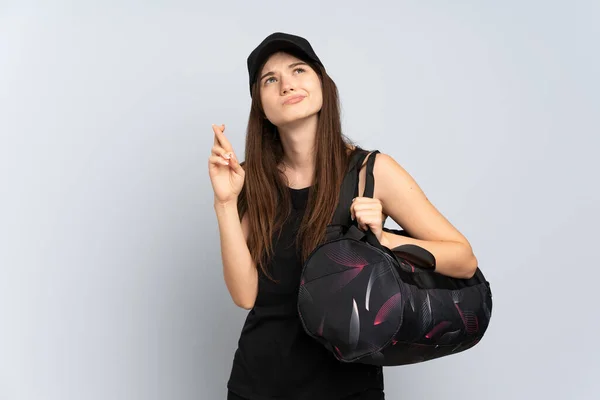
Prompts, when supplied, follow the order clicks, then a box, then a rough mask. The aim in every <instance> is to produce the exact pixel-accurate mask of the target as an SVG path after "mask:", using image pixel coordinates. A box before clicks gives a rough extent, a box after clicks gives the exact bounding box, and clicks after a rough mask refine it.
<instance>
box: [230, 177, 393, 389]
mask: <svg viewBox="0 0 600 400" xmlns="http://www.w3.org/2000/svg"><path fill="white" fill-rule="evenodd" d="M309 189H310V188H303V189H292V188H289V191H290V194H291V199H292V211H291V214H290V216H289V217H288V218H287V220H286V222H285V223H284V225H283V227H282V230H281V236H279V238H278V234H277V233H276V234H275V235H274V241H275V242H274V250H275V254H274V257H273V258H272V260H271V262H270V263H269V264H268V265H269V271H270V273H271V275H272V277H273V278H274V279H276V280H277V281H278V283H276V282H273V281H271V280H269V278H268V277H266V276H264V274H263V273H262V271H260V270H259V283H258V295H257V298H256V301H255V304H254V307H253V308H252V310H250V311H249V313H248V316H247V318H246V321H245V323H244V326H243V328H242V332H241V335H240V338H239V341H238V348H237V350H236V352H235V355H234V360H233V366H232V369H231V375H230V378H229V381H228V383H227V388H228V389H229V390H230V391H232V392H234V393H236V394H238V395H240V396H242V397H244V398H248V399H256V400H259V399H260V400H262V399H265V400H266V399H273V398H277V399H310V400H321V399H323V400H334V399H339V398H342V397H345V396H348V395H350V394H352V393H357V392H360V391H363V390H366V389H381V390H383V373H382V368H381V367H378V366H373V365H366V364H358V363H343V362H341V361H338V360H337V359H336V358H335V357H334V355H333V354H331V353H330V352H329V351H328V350H327V349H325V347H323V346H322V345H321V344H320V343H318V342H317V341H316V340H314V339H313V338H311V337H310V336H308V334H306V333H305V332H304V330H303V328H302V325H301V322H300V318H299V317H298V314H297V312H298V311H297V302H298V300H297V296H298V290H299V284H300V274H301V271H302V263H301V262H300V258H299V256H298V252H299V248H297V247H296V245H295V243H294V242H295V238H296V235H297V232H298V229H299V227H300V222H301V220H302V216H303V215H304V211H305V207H306V204H307V201H308V191H309Z"/></svg>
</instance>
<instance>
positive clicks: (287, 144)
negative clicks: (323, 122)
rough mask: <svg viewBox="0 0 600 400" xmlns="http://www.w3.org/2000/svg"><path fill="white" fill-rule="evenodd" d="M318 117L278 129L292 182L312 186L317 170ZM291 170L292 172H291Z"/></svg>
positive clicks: (284, 158)
mask: <svg viewBox="0 0 600 400" xmlns="http://www.w3.org/2000/svg"><path fill="white" fill-rule="evenodd" d="M317 122H318V116H317V115H313V116H311V117H309V118H306V119H302V120H296V121H294V122H292V123H290V124H286V125H283V126H279V127H277V130H278V131H279V136H280V138H281V144H282V146H283V153H284V156H283V160H282V162H283V164H285V168H286V173H289V172H291V174H288V179H290V181H295V182H298V183H300V184H310V182H312V177H313V174H314V169H315V137H316V133H317ZM290 170H291V171H290Z"/></svg>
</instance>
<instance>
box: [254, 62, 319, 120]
mask: <svg viewBox="0 0 600 400" xmlns="http://www.w3.org/2000/svg"><path fill="white" fill-rule="evenodd" d="M258 79H259V87H260V100H261V102H262V107H263V110H264V112H265V115H266V116H267V118H268V119H269V121H271V123H272V124H273V125H275V126H278V127H281V126H285V125H287V124H289V123H292V122H295V121H298V120H301V119H306V118H310V117H313V116H316V115H317V113H318V112H319V111H320V110H321V107H322V105H323V92H322V89H321V81H320V79H319V76H318V75H317V73H316V72H315V71H314V70H313V69H312V68H311V67H310V66H309V65H308V64H306V63H305V62H303V61H302V60H300V59H299V58H296V57H294V56H292V55H290V54H287V53H283V52H279V53H275V54H273V55H271V57H270V58H269V59H268V60H267V62H266V63H265V65H264V67H263V68H262V70H261V71H260V72H259V77H258Z"/></svg>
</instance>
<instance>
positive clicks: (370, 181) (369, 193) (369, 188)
mask: <svg viewBox="0 0 600 400" xmlns="http://www.w3.org/2000/svg"><path fill="white" fill-rule="evenodd" d="M377 154H379V150H374V151H372V152H371V155H370V156H369V159H368V160H367V179H366V180H365V191H364V193H363V195H362V197H371V198H372V197H373V193H374V191H375V176H374V175H373V167H374V166H375V156H376V155H377ZM361 164H362V163H361ZM357 172H358V173H360V169H359V170H358V171H357ZM356 184H357V188H356V190H357V191H358V175H357V176H356Z"/></svg>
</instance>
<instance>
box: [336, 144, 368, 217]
mask: <svg viewBox="0 0 600 400" xmlns="http://www.w3.org/2000/svg"><path fill="white" fill-rule="evenodd" d="M367 154H368V152H366V151H358V150H357V151H355V152H353V153H352V155H351V158H350V162H349V164H348V169H347V171H346V175H344V179H343V181H342V186H341V188H340V192H339V200H338V204H337V208H336V209H335V212H334V214H333V218H332V220H331V223H330V225H337V226H343V227H345V228H347V227H348V222H349V221H350V206H351V205H352V199H353V198H354V197H356V196H358V171H360V166H361V165H362V163H363V161H364V159H365V157H366V156H367Z"/></svg>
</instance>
